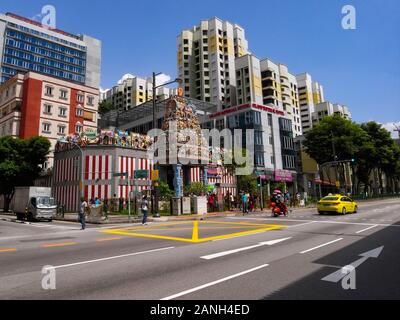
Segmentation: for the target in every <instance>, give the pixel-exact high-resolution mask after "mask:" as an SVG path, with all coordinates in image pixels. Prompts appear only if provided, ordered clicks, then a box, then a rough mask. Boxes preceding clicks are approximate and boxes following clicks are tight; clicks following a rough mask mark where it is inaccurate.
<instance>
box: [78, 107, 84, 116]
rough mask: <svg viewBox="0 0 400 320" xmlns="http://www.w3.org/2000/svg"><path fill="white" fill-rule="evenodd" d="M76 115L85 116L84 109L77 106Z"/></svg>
mask: <svg viewBox="0 0 400 320" xmlns="http://www.w3.org/2000/svg"><path fill="white" fill-rule="evenodd" d="M76 116H77V117H83V109H81V108H77V109H76Z"/></svg>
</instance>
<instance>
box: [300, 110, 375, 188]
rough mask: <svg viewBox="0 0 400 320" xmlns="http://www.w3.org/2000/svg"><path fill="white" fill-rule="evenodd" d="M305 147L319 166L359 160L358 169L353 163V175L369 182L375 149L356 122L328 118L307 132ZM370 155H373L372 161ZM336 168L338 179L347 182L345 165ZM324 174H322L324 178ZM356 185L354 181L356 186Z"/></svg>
mask: <svg viewBox="0 0 400 320" xmlns="http://www.w3.org/2000/svg"><path fill="white" fill-rule="evenodd" d="M304 146H305V148H306V152H307V153H308V154H309V155H310V156H311V157H312V158H313V159H314V160H315V161H317V163H318V164H320V165H321V164H324V163H326V162H331V161H335V160H338V161H340V160H350V159H353V158H354V159H356V160H357V166H356V165H355V164H352V167H353V170H354V171H353V172H355V173H356V176H357V177H358V179H359V180H361V181H363V182H364V183H368V179H369V176H370V170H371V169H370V166H371V163H373V161H374V160H373V159H374V157H375V150H374V145H373V143H372V142H371V138H370V136H369V135H368V133H367V132H366V131H365V130H363V128H362V127H361V126H360V125H358V124H357V123H355V122H352V121H350V120H346V119H344V118H342V117H341V116H340V115H333V116H329V117H325V118H324V119H323V120H322V121H321V122H319V123H318V124H317V125H315V127H314V128H313V129H312V130H310V131H309V132H307V134H306V140H305V142H304ZM333 151H335V155H336V157H337V158H336V159H335V157H334V152H333ZM368 155H371V158H369V157H368ZM337 167H338V172H339V177H340V179H341V180H342V181H344V174H345V165H344V163H339V164H338V166H337ZM322 173H323V172H320V174H321V176H322ZM354 182H355V181H354V180H353V185H354Z"/></svg>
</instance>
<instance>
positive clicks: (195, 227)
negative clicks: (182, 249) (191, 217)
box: [192, 221, 199, 241]
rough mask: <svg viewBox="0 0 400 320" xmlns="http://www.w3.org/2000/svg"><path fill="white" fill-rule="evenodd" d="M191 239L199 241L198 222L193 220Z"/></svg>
mask: <svg viewBox="0 0 400 320" xmlns="http://www.w3.org/2000/svg"><path fill="white" fill-rule="evenodd" d="M192 241H199V222H198V221H194V222H193V233H192Z"/></svg>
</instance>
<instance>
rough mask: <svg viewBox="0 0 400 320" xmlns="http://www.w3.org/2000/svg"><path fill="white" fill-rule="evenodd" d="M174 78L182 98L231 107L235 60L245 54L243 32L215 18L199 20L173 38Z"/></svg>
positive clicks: (238, 27)
mask: <svg viewBox="0 0 400 320" xmlns="http://www.w3.org/2000/svg"><path fill="white" fill-rule="evenodd" d="M177 48H178V76H179V78H181V79H183V83H182V88H183V90H184V95H185V96H186V97H191V98H196V99H198V100H203V101H207V102H212V103H215V104H217V105H218V108H219V109H220V110H222V109H226V108H229V107H231V106H234V105H235V104H236V103H235V102H236V96H235V82H236V77H235V58H238V57H241V56H244V55H245V54H247V53H248V42H247V40H246V38H245V32H244V29H243V28H242V27H241V26H239V25H237V24H233V23H230V22H228V21H222V20H220V19H218V18H215V17H214V18H211V19H208V20H202V21H201V22H200V24H199V25H197V26H194V27H193V28H192V29H190V30H184V31H182V32H181V34H180V35H179V36H178V38H177Z"/></svg>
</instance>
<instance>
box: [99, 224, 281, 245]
mask: <svg viewBox="0 0 400 320" xmlns="http://www.w3.org/2000/svg"><path fill="white" fill-rule="evenodd" d="M185 223H186V224H187V222H185ZM190 223H191V224H192V228H184V230H189V229H192V237H191V238H182V237H173V236H166V235H158V234H151V233H137V232H130V231H139V230H138V229H135V230H132V228H122V229H113V230H101V231H98V232H103V233H110V234H117V235H127V236H131V237H144V238H152V239H163V240H173V241H181V242H189V243H201V242H207V241H212V240H220V239H227V238H232V237H237V236H242V235H248V234H255V233H260V232H265V231H271V230H277V229H283V228H286V226H283V225H276V224H255V223H240V222H220V221H218V222H215V221H201V222H200V221H192V222H190ZM180 224H183V223H174V224H167V225H180ZM199 224H224V225H235V226H236V228H240V226H241V227H242V228H244V229H248V228H250V227H252V228H255V229H253V230H247V231H241V232H235V233H229V234H223V235H218V236H211V237H207V238H199ZM227 228H229V227H227ZM230 228H232V227H230ZM140 229H141V230H142V231H144V230H146V231H147V230H148V231H160V230H157V229H156V228H154V229H150V228H149V229H143V228H140ZM179 229H182V228H179ZM208 229H212V228H208ZM218 229H224V228H218ZM169 230H171V231H174V230H176V229H174V228H171V229H169ZM169 230H168V231H169ZM200 230H202V228H200Z"/></svg>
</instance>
